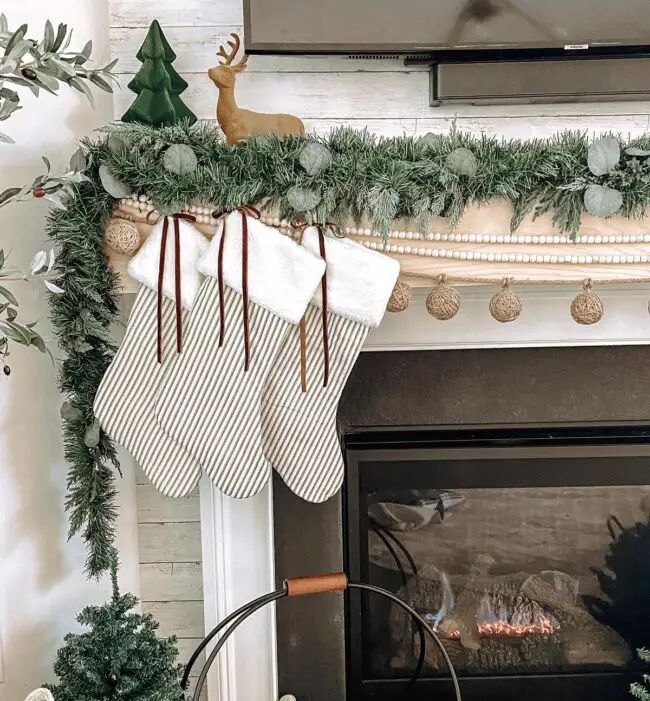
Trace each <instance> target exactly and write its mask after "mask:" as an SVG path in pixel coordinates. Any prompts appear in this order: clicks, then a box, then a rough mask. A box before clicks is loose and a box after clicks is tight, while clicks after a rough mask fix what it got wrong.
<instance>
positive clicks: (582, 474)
mask: <svg viewBox="0 0 650 701" xmlns="http://www.w3.org/2000/svg"><path fill="white" fill-rule="evenodd" d="M646 355H647V350H646V349H643V348H625V347H621V348H614V349H612V348H610V349H605V348H580V349H578V348H558V349H528V350H494V351H445V352H409V353H372V354H365V355H362V356H361V358H360V361H359V363H358V365H357V368H356V369H355V372H354V373H353V375H352V377H351V379H350V382H349V384H348V387H347V389H346V393H345V394H344V397H343V399H342V403H341V407H340V416H339V421H340V430H341V440H342V445H343V449H344V454H345V459H346V485H345V489H344V493H343V495H342V497H341V498H340V499H335V500H332V501H330V502H327V503H325V504H321V505H306V504H304V503H301V502H300V500H298V499H296V498H295V497H294V496H293V495H292V494H291V493H289V491H288V490H287V489H286V488H284V486H283V485H282V484H281V483H280V482H279V481H278V483H277V484H276V487H275V529H276V570H277V576H278V578H282V577H284V576H291V575H294V574H296V572H299V573H300V574H316V573H318V572H321V571H327V570H336V569H340V568H341V566H343V567H344V568H345V570H346V571H347V572H348V573H349V575H350V577H351V578H353V579H357V580H361V581H366V582H370V583H373V584H378V585H381V586H383V587H386V588H388V589H390V590H391V591H393V592H395V593H396V594H398V595H399V596H400V597H402V598H404V599H405V600H406V601H407V602H408V603H410V604H412V605H413V606H414V607H415V608H416V609H417V610H418V611H419V612H420V613H421V614H422V615H423V616H424V617H425V618H426V619H427V620H428V621H429V622H430V623H431V624H432V625H433V626H434V628H436V630H437V632H438V635H439V637H440V638H441V640H442V641H443V644H444V645H445V647H446V649H447V651H448V653H449V655H450V656H451V658H452V661H453V663H454V666H455V668H456V670H457V672H458V674H459V677H460V679H461V689H462V692H463V698H464V699H465V701H475V700H476V701H478V699H481V700H482V701H492V700H494V701H497V700H498V701H510V700H511V701H515V700H516V701H520V700H521V699H522V698H526V700H527V701H537V700H539V701H542V699H544V701H547V699H548V697H549V696H552V697H555V699H556V701H564V700H566V701H569V700H570V701H583V700H584V701H591V699H592V698H593V697H595V696H596V695H598V697H601V698H602V697H604V698H608V699H611V700H612V701H617V700H620V701H623V699H626V701H627V699H629V683H630V681H632V680H634V679H636V678H638V675H639V672H640V669H639V667H638V665H637V662H636V653H635V650H636V648H638V647H640V646H642V645H647V644H648V642H649V641H650V595H649V594H647V592H646V586H645V583H646V582H647V579H648V577H650V524H649V521H648V518H649V515H650V469H649V468H650V425H649V424H650V421H648V420H647V418H646V417H648V416H650V380H649V381H646V380H645V379H644V378H645V373H644V370H643V369H644V368H645V365H646ZM604 368H607V371H606V372H605V371H604ZM633 368H636V371H635V370H633ZM378 378H380V379H379V381H378ZM296 522H300V523H301V524H303V525H302V526H301V528H300V529H299V532H297V530H296V527H295V524H296ZM420 658H422V670H421V674H420V678H419V680H418V681H417V683H415V684H413V683H412V682H411V677H412V675H413V672H414V670H415V669H416V667H417V666H418V662H419V660H420ZM278 671H279V681H280V692H281V693H293V694H295V695H296V696H297V697H300V698H301V699H305V701H325V700H326V699H327V701H344V699H345V700H346V701H347V700H350V699H352V700H354V701H364V700H365V699H368V700H370V699H373V700H375V699H376V700H377V701H403V700H409V701H420V700H421V701H424V699H427V701H428V700H429V699H431V698H437V699H443V701H444V700H445V699H452V698H453V691H452V688H451V684H450V682H449V678H448V674H447V670H446V668H445V666H444V663H443V662H442V660H441V658H440V656H439V654H438V653H437V651H436V650H435V648H434V647H433V646H432V645H430V644H427V645H426V646H425V649H424V650H423V651H422V650H421V647H420V636H419V633H418V631H417V629H414V628H413V626H412V624H411V622H410V621H409V620H407V619H406V618H405V617H403V616H402V615H401V613H400V611H399V610H398V609H397V607H394V606H393V605H392V604H390V603H389V602H383V601H381V600H375V599H374V598H372V597H367V596H365V595H363V594H362V593H361V592H358V591H355V592H348V594H347V597H346V600H345V602H344V603H343V602H342V601H341V599H339V598H337V597H322V598H321V599H319V600H317V601H313V600H307V599H305V600H303V601H300V600H294V601H290V602H287V605H286V606H283V607H280V608H279V609H278Z"/></svg>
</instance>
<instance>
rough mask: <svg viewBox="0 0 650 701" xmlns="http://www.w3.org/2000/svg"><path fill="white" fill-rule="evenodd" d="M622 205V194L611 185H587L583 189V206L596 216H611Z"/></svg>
mask: <svg viewBox="0 0 650 701" xmlns="http://www.w3.org/2000/svg"><path fill="white" fill-rule="evenodd" d="M622 205H623V195H622V194H621V193H620V192H619V191H618V190H614V188H611V187H605V186H604V185H589V187H588V188H587V189H586V190H585V207H586V209H587V211H588V212H589V213H591V214H593V215H594V216H596V217H611V216H612V214H616V212H618V210H619V209H620V208H621V206H622Z"/></svg>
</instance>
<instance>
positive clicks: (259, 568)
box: [201, 476, 278, 701]
mask: <svg viewBox="0 0 650 701" xmlns="http://www.w3.org/2000/svg"><path fill="white" fill-rule="evenodd" d="M201 538H202V553H203V591H204V609H205V629H206V633H207V632H209V631H210V630H212V628H214V626H215V625H217V623H218V622H219V621H221V620H223V619H224V618H225V617H226V616H227V615H228V614H230V613H231V612H232V611H234V610H235V609H237V608H239V607H240V606H241V605H242V604H244V603H246V602H247V601H250V600H251V599H254V598H256V597H258V596H260V595H262V594H266V593H268V592H270V591H272V590H273V589H274V588H275V548H274V542H273V495H272V490H271V487H270V485H269V486H268V487H266V489H265V490H264V491H263V492H261V493H260V494H258V495H257V496H255V497H253V498H251V499H241V500H240V499H232V498H230V497H227V496H224V495H223V494H222V493H221V492H219V490H217V489H216V488H215V487H214V485H213V484H212V482H211V481H210V480H209V478H207V477H205V476H204V478H203V480H202V482H201ZM275 630H276V625H275V608H274V607H273V606H267V607H266V608H264V609H262V610H261V611H258V612H257V613H256V614H254V616H253V617H252V618H250V619H248V621H246V623H244V624H243V625H242V626H241V627H240V628H238V629H237V631H236V633H235V635H234V637H233V638H231V639H230V640H229V641H228V642H227V643H226V645H225V646H224V649H223V650H222V651H221V653H220V655H219V658H218V659H217V660H216V661H215V664H214V665H213V668H212V669H211V670H210V675H209V677H208V700H209V701H277V698H278V694H277V687H278V681H277V679H278V672H277V652H276V635H275ZM210 649H211V648H208V654H209V650H210Z"/></svg>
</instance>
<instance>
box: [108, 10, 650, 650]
mask: <svg viewBox="0 0 650 701" xmlns="http://www.w3.org/2000/svg"><path fill="white" fill-rule="evenodd" d="M305 1H311V0H305ZM314 1H316V0H314ZM110 6H111V15H110V23H111V43H112V52H113V57H114V58H119V59H120V62H119V64H118V71H119V72H120V73H122V74H123V76H122V79H121V83H122V86H126V84H127V83H128V81H129V79H130V77H131V76H132V75H133V73H134V72H135V71H136V70H137V69H138V67H139V65H140V64H139V63H138V62H137V60H136V58H135V55H136V52H137V50H138V48H139V46H140V44H141V42H142V41H143V39H144V36H145V34H146V29H147V27H148V25H149V23H150V22H151V21H152V20H153V19H156V18H157V19H158V20H159V21H160V23H161V25H162V26H163V28H164V30H165V33H166V36H167V38H168V39H169V41H170V43H171V45H172V47H173V48H174V51H175V52H176V53H177V55H178V58H177V60H176V62H175V64H174V66H175V68H176V69H177V70H178V71H179V72H180V73H181V74H182V75H183V76H184V77H185V78H186V80H187V81H188V83H189V88H188V90H187V91H186V92H185V93H184V94H183V99H184V100H185V102H186V103H187V105H188V106H189V107H191V108H192V109H193V110H194V111H195V113H196V114H197V115H198V116H199V117H200V118H202V119H213V118H214V114H215V105H216V98H217V91H216V88H215V87H214V86H213V85H212V83H211V82H210V81H209V79H208V77H207V75H206V71H207V69H208V68H209V67H210V66H212V65H214V64H215V62H216V50H217V46H218V44H219V43H221V42H223V41H225V39H226V38H227V36H228V34H229V33H230V32H231V31H237V32H241V31H242V29H241V27H242V8H241V0H182V1H180V0H111V1H110ZM396 8H398V5H396ZM397 11H398V10H397ZM236 94H237V100H238V103H239V104H240V105H241V106H242V107H248V108H251V109H255V110H260V111H266V112H291V113H293V114H296V115H298V116H300V117H301V118H303V119H304V121H305V124H306V126H307V129H308V130H310V131H312V130H313V131H317V132H324V131H328V130H329V129H330V128H332V127H333V126H338V125H341V124H346V125H351V126H355V127H358V128H368V129H369V130H370V131H373V132H376V133H379V134H382V135H400V134H423V133H426V132H445V131H447V130H448V129H449V128H450V126H451V124H452V120H456V125H457V127H458V128H459V129H462V130H465V131H470V132H473V133H476V134H480V133H486V134H489V135H497V136H504V137H528V138H533V137H547V136H549V135H551V134H553V133H555V132H557V131H560V130H563V129H580V130H587V131H590V132H595V133H598V132H605V131H614V132H621V133H623V134H630V135H636V134H641V133H643V132H645V131H647V130H648V114H649V112H650V103H647V102H636V103H617V104H603V103H600V104H593V105H584V104H583V105H577V104H563V105H519V106H509V107H497V106H490V107H475V106H467V107H458V106H454V107H453V108H449V107H447V108H431V107H429V88H428V74H427V71H426V69H424V68H409V69H405V68H404V66H403V65H402V63H401V62H400V61H397V60H389V61H384V60H372V61H363V60H349V59H346V58H342V57H337V58H320V57H318V58H314V57H311V58H297V57H296V58H294V57H268V56H264V57H262V56H254V57H252V58H251V60H250V61H249V66H248V69H247V70H246V72H245V73H243V74H241V75H240V76H239V77H238V79H237V88H236ZM132 99H133V94H132V93H130V92H129V91H128V90H126V88H125V87H124V88H123V89H122V90H121V91H118V93H117V94H116V98H115V116H116V117H119V116H120V115H121V114H122V113H123V112H124V111H125V110H126V108H127V107H128V106H129V104H130V103H131V101H132ZM141 477H142V479H140V480H139V482H140V483H139V484H138V503H139V518H138V522H139V544H140V559H141V563H142V564H141V577H142V594H143V600H144V607H145V608H146V609H147V610H150V611H152V612H153V613H155V614H156V616H157V617H158V619H159V620H160V621H161V624H162V627H163V631H164V632H174V633H176V634H177V635H178V636H179V637H180V638H181V647H182V650H183V655H184V656H187V655H189V652H190V650H191V648H192V646H193V645H194V644H195V643H196V642H197V638H198V637H200V635H201V634H202V632H203V618H202V597H203V594H202V580H201V563H200V528H199V502H198V498H197V497H196V495H193V496H192V497H191V498H190V499H187V500H178V501H171V500H168V499H165V498H163V497H161V496H160V495H158V494H157V492H156V491H155V490H154V489H153V488H152V487H151V485H150V484H148V482H147V480H146V478H145V477H144V476H143V475H141Z"/></svg>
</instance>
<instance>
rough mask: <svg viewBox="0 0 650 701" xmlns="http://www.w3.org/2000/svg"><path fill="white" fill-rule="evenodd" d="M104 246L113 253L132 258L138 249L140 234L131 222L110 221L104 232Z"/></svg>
mask: <svg viewBox="0 0 650 701" xmlns="http://www.w3.org/2000/svg"><path fill="white" fill-rule="evenodd" d="M104 241H105V242H106V245H107V246H108V247H109V248H110V249H111V250H113V251H115V253H120V254H121V255H123V256H132V255H133V254H134V253H135V252H136V251H137V250H138V248H140V234H139V232H138V228H137V227H136V225H135V224H134V223H133V222H130V221H127V220H126V219H111V220H110V221H109V222H108V225H107V226H106V231H104Z"/></svg>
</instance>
